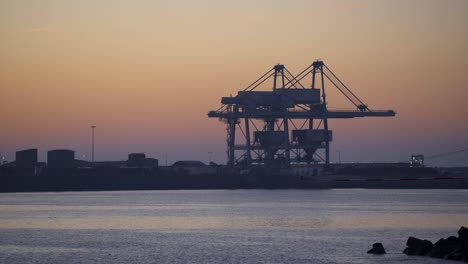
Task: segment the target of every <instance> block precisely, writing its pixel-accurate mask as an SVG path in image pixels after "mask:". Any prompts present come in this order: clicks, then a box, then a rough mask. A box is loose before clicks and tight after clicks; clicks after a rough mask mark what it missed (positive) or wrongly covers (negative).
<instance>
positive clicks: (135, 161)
mask: <svg viewBox="0 0 468 264" xmlns="http://www.w3.org/2000/svg"><path fill="white" fill-rule="evenodd" d="M158 166H159V160H157V159H153V158H147V157H146V155H145V154H144V153H130V154H128V160H127V167H140V168H141V167H146V168H157V167H158Z"/></svg>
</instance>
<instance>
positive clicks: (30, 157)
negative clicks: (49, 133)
mask: <svg viewBox="0 0 468 264" xmlns="http://www.w3.org/2000/svg"><path fill="white" fill-rule="evenodd" d="M15 156H16V160H15V165H16V167H17V168H34V167H35V166H36V164H37V149H25V150H20V151H17V152H16V155H15Z"/></svg>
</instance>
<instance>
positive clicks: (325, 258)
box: [0, 189, 468, 264]
mask: <svg viewBox="0 0 468 264" xmlns="http://www.w3.org/2000/svg"><path fill="white" fill-rule="evenodd" d="M461 225H465V226H468V191H466V190H360V189H355V190H234V191H231V190H207V191H203V190H200V191H145V192H143V191H137V192H76V193H15V194H0V263H113V264H118V263H377V262H378V263H400V262H406V263H440V262H441V260H435V259H427V258H422V257H408V256H406V255H404V254H402V253H401V251H402V250H403V249H404V247H405V242H406V239H407V238H408V236H410V235H412V236H417V237H421V238H426V239H430V240H432V241H435V240H437V239H439V238H441V237H447V236H449V235H454V234H456V231H457V230H458V228H459V227H460V226H461ZM374 242H382V243H383V244H384V246H385V248H386V250H387V253H388V254H387V255H383V256H373V255H368V254H366V251H367V250H368V249H369V248H370V247H371V245H372V243H374Z"/></svg>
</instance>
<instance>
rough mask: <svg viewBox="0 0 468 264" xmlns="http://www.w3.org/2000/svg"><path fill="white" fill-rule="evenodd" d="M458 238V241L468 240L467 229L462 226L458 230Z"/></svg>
mask: <svg viewBox="0 0 468 264" xmlns="http://www.w3.org/2000/svg"><path fill="white" fill-rule="evenodd" d="M458 238H460V239H468V228H466V227H464V226H462V227H460V229H459V230H458Z"/></svg>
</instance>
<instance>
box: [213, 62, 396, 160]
mask: <svg viewBox="0 0 468 264" xmlns="http://www.w3.org/2000/svg"><path fill="white" fill-rule="evenodd" d="M269 79H272V80H273V82H272V84H271V86H270V87H271V88H269V89H271V90H267V91H264V90H262V91H260V90H259V89H257V88H258V87H260V86H261V85H265V83H266V81H267V80H269ZM306 80H308V85H305V84H304V83H305V81H306ZM328 85H329V86H332V87H335V88H336V89H338V90H339V91H340V93H341V94H342V95H343V96H345V98H346V99H347V100H348V101H349V102H350V103H351V105H352V106H353V107H354V110H330V109H329V108H328V101H327V97H326V86H328ZM391 116H395V112H394V111H393V110H373V109H370V108H369V107H368V106H367V105H366V104H365V103H364V102H363V101H361V99H359V98H358V97H357V96H356V95H355V94H354V93H353V92H352V91H351V90H350V89H349V88H348V87H347V86H346V85H345V84H344V83H343V82H342V81H341V80H340V79H339V78H338V77H337V76H336V75H335V74H334V73H333V72H332V71H331V70H330V69H329V68H328V67H327V66H326V65H325V63H323V62H322V61H315V62H313V63H312V64H311V65H310V66H308V67H307V68H306V69H304V70H303V71H302V72H301V73H299V74H298V75H293V74H292V73H291V72H290V71H289V70H288V69H287V68H286V67H285V66H284V65H281V64H278V65H275V66H274V67H273V68H272V69H270V70H269V71H268V72H267V73H265V74H264V75H262V76H261V77H260V78H259V79H257V80H256V81H255V82H253V83H252V84H251V85H249V86H248V87H247V88H245V89H244V90H242V91H239V92H238V93H237V95H236V96H230V97H222V98H221V107H220V108H219V109H217V110H214V111H210V112H209V113H208V117H211V118H218V119H220V120H221V121H223V122H225V123H226V125H227V139H226V141H227V159H228V166H231V167H234V166H236V167H242V168H249V167H252V166H263V167H278V168H289V167H290V166H291V164H294V163H296V164H317V163H324V164H325V165H326V166H328V165H329V164H330V142H331V141H332V140H333V134H332V131H331V130H330V129H329V126H328V120H329V119H340V118H355V117H391ZM319 152H320V153H319ZM326 166H325V167H326Z"/></svg>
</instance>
